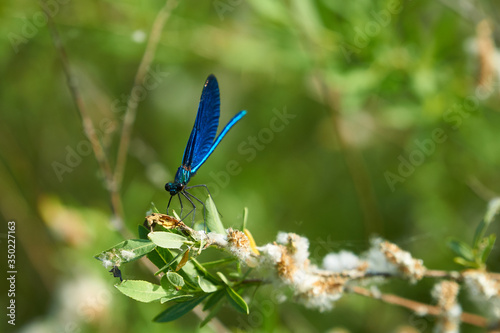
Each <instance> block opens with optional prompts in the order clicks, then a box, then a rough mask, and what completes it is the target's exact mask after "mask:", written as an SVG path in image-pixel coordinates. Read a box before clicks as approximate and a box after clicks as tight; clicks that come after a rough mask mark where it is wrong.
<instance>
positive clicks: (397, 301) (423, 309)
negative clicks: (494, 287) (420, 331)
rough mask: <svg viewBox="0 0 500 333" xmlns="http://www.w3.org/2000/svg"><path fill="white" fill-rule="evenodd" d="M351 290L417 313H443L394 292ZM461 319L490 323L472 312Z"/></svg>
mask: <svg viewBox="0 0 500 333" xmlns="http://www.w3.org/2000/svg"><path fill="white" fill-rule="evenodd" d="M349 291H351V292H353V293H355V294H358V295H362V296H365V297H370V298H373V299H378V300H381V301H382V302H385V303H389V304H393V305H399V306H402V307H404V308H407V309H410V310H412V311H413V312H416V313H423V314H428V315H432V316H439V315H441V309H440V308H439V307H438V306H434V305H429V304H425V303H420V302H417V301H413V300H410V299H407V298H403V297H400V296H396V295H392V294H378V293H373V292H371V291H369V290H368V289H365V288H363V287H358V286H353V287H350V288H349ZM460 320H461V321H462V322H464V323H467V324H471V325H474V326H478V327H486V326H487V324H488V323H487V321H486V318H484V317H482V316H478V315H475V314H472V313H467V312H463V313H462V314H461V316H460Z"/></svg>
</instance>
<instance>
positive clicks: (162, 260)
mask: <svg viewBox="0 0 500 333" xmlns="http://www.w3.org/2000/svg"><path fill="white" fill-rule="evenodd" d="M206 206H207V210H208V212H209V214H208V216H209V217H210V221H211V222H210V223H209V222H208V221H207V225H208V226H209V228H210V227H211V228H212V230H219V231H222V232H223V233H224V234H225V229H224V226H223V225H222V222H221V220H220V218H219V216H218V214H217V208H216V207H215V205H214V203H213V200H212V199H211V198H210V197H209V198H208V199H207V203H206ZM153 207H154V205H153ZM153 212H154V209H153ZM147 231H148V230H147V228H145V227H144V226H139V228H138V233H139V235H140V236H141V237H148V238H149V239H150V240H146V239H138V240H129V241H125V242H121V243H120V244H118V245H116V246H114V247H112V248H111V249H109V250H107V251H104V252H103V253H101V254H99V255H98V256H96V258H98V259H99V260H102V258H103V257H104V256H105V255H107V256H108V257H109V253H118V252H119V250H123V249H126V250H127V251H131V252H134V251H135V252H136V253H139V254H140V256H144V255H147V256H148V258H149V259H150V260H151V261H152V262H153V263H154V264H155V265H156V266H157V267H158V268H159V270H158V271H157V272H156V273H155V275H158V274H162V273H163V276H162V278H161V281H160V284H159V285H158V284H154V283H151V282H147V281H141V280H125V281H123V282H122V283H120V284H118V285H116V288H117V289H118V290H119V291H120V292H121V293H122V294H124V295H126V296H128V297H130V298H132V299H134V300H137V301H139V302H146V303H149V302H153V301H159V302H160V303H161V304H163V303H167V304H168V305H170V307H169V308H167V309H166V310H164V311H163V312H161V313H160V314H158V315H157V316H156V317H155V318H154V321H156V322H170V321H173V320H176V319H178V318H180V317H182V316H183V315H184V314H186V313H189V312H190V311H191V310H192V309H193V308H194V307H195V306H197V305H198V304H200V303H201V302H203V301H204V300H205V299H208V301H207V302H206V304H205V306H204V310H205V311H210V312H209V313H208V315H207V318H206V319H205V320H204V321H203V322H202V323H201V325H202V326H203V325H205V324H206V323H207V322H208V321H209V320H210V319H212V318H214V316H215V315H216V314H217V313H218V311H219V310H220V309H221V307H222V305H223V300H227V301H228V304H230V305H231V306H232V307H234V308H235V309H236V310H237V311H239V312H241V313H244V314H248V313H249V308H248V304H247V303H246V302H245V300H244V299H243V298H242V297H241V295H240V293H241V292H243V291H244V290H245V288H244V287H243V285H241V284H240V282H241V281H243V279H245V278H246V276H247V275H246V274H242V273H241V271H240V269H239V265H234V264H235V260H234V258H224V259H220V260H217V261H211V262H210V261H209V262H207V263H206V264H205V263H200V262H199V261H198V260H197V259H196V258H195V256H197V255H199V254H200V253H201V249H202V248H203V247H204V244H205V241H204V239H203V237H202V238H201V239H198V237H197V236H196V232H195V231H194V230H192V229H190V230H188V231H187V232H186V234H185V235H180V234H178V233H177V231H176V230H175V229H172V230H167V231H151V232H148V233H146V232H147ZM191 249H199V250H198V251H191ZM138 257H139V255H137V256H136V257H134V260H135V259H137V258H138ZM125 262H126V261H122V262H118V263H117V266H119V265H120V264H122V263H125ZM228 264H232V265H233V267H228ZM224 268H225V269H229V274H230V276H231V280H229V279H228V278H227V277H226V276H225V275H224V273H222V272H221V271H219V269H224ZM234 268H238V271H239V272H240V274H235V273H234ZM210 270H214V271H215V273H212V272H210ZM235 286H237V290H238V292H237V291H235V289H234V287H235ZM250 286H252V284H248V285H247V286H246V287H250ZM224 296H225V297H224Z"/></svg>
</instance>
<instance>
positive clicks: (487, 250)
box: [481, 234, 497, 263]
mask: <svg viewBox="0 0 500 333" xmlns="http://www.w3.org/2000/svg"><path fill="white" fill-rule="evenodd" d="M496 239H497V236H496V235H495V234H491V235H490V236H489V237H486V238H484V240H485V243H486V244H485V247H484V250H483V254H482V256H481V261H482V262H483V263H486V260H488V257H489V256H490V253H491V250H493V246H494V245H495V241H496Z"/></svg>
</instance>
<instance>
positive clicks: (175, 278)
mask: <svg viewBox="0 0 500 333" xmlns="http://www.w3.org/2000/svg"><path fill="white" fill-rule="evenodd" d="M166 276H167V279H168V281H169V282H170V283H171V284H172V285H173V286H174V287H176V288H182V287H183V286H184V279H183V278H182V276H180V275H179V274H177V273H175V272H167V274H166Z"/></svg>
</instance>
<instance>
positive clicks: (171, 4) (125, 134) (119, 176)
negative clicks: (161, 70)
mask: <svg viewBox="0 0 500 333" xmlns="http://www.w3.org/2000/svg"><path fill="white" fill-rule="evenodd" d="M177 4H178V1H177V0H167V1H166V2H165V5H164V6H163V8H162V9H161V10H160V12H159V13H158V15H157V16H156V19H155V21H154V23H153V27H152V28H151V33H150V37H149V40H148V43H147V45H146V50H145V51H144V55H143V56H142V60H141V63H140V64H139V68H138V69H137V73H136V75H135V78H134V85H133V86H132V89H131V91H130V94H129V98H128V103H127V110H126V111H125V117H124V120H123V127H122V133H121V137H120V143H119V147H118V156H117V160H116V166H115V172H114V181H115V184H116V187H117V188H120V187H121V183H122V181H123V175H124V172H125V164H126V160H127V153H128V148H129V145H130V137H131V135H132V126H133V125H134V122H135V116H136V113H137V106H138V104H139V103H138V102H137V101H135V100H134V99H133V96H134V94H133V91H134V88H135V87H138V86H141V85H142V84H143V83H144V78H145V76H146V73H147V71H148V68H149V66H150V65H151V62H152V61H153V58H154V54H155V51H156V47H157V46H158V42H159V41H160V36H161V32H162V30H163V27H164V26H165V23H166V22H167V20H168V18H169V17H170V14H171V12H172V10H173V9H175V7H176V6H177Z"/></svg>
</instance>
